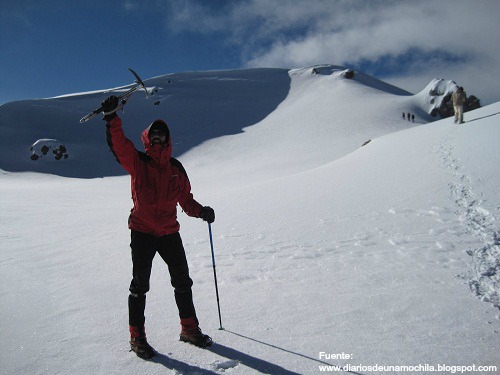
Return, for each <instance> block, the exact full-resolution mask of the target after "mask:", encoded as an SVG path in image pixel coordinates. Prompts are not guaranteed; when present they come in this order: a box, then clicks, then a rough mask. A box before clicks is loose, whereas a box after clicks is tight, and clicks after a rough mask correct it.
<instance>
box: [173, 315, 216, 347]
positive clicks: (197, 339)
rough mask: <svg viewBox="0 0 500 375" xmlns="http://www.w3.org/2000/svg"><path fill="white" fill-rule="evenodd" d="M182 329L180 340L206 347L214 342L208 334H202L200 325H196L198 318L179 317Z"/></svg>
mask: <svg viewBox="0 0 500 375" xmlns="http://www.w3.org/2000/svg"><path fill="white" fill-rule="evenodd" d="M181 325H182V331H181V334H180V340H181V341H184V342H188V343H190V344H193V345H196V346H199V347H200V348H206V347H207V346H210V345H212V344H213V343H214V342H213V341H212V339H211V338H210V336H208V335H205V334H203V332H201V329H200V327H198V319H196V318H187V319H181Z"/></svg>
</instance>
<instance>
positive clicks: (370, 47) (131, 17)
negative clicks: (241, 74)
mask: <svg viewBox="0 0 500 375" xmlns="http://www.w3.org/2000/svg"><path fill="white" fill-rule="evenodd" d="M499 15H500V2H499V1H496V0H477V1H465V0H399V1H396V0H383V1H382V0H370V1H369V0H232V1H224V0H109V1H106V0H101V1H93V0H89V1H75V0H66V1H64V0H59V1H57V0H15V1H11V0H0V56H1V57H0V104H1V103H5V102H8V101H13V100H18V99H30V98H40V97H51V96H56V95H63V94H68V93H75V92H83V91H91V90H97V89H105V88H111V87H116V86H120V85H124V84H128V83H131V81H132V77H131V75H130V73H129V72H128V70H127V67H132V68H133V69H135V70H136V71H137V72H138V73H140V75H141V76H142V77H143V78H150V77H153V76H158V75H163V74H168V73H176V72H183V71H200V70H223V69H237V68H252V67H281V68H297V67H303V66H309V65H314V64H325V63H329V64H335V65H343V66H348V67H351V68H354V69H356V70H361V71H363V72H365V73H368V74H371V75H374V76H375V77H377V78H379V79H382V80H385V81H387V82H390V83H392V84H395V85H397V86H399V87H401V88H403V89H406V90H409V91H411V92H418V91H420V90H422V89H423V88H424V87H425V86H426V85H427V84H428V83H429V82H430V81H431V80H432V79H433V78H445V79H451V80H455V81H456V82H457V83H458V84H460V85H462V86H464V87H465V88H466V90H467V92H468V93H469V94H475V95H477V96H478V97H479V98H480V99H481V100H482V103H483V104H488V103H492V102H496V101H498V100H500V95H499V94H497V92H498V89H497V88H498V87H499V83H500V52H499V51H498V50H499V49H498V45H499V43H498V42H499V35H500V26H498V25H499V24H500V23H499V22H498V16H499Z"/></svg>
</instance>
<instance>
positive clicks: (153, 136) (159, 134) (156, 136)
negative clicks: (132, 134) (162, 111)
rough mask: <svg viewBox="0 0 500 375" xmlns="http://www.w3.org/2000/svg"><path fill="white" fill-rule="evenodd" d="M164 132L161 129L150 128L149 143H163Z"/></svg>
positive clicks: (164, 138)
mask: <svg viewBox="0 0 500 375" xmlns="http://www.w3.org/2000/svg"><path fill="white" fill-rule="evenodd" d="M165 140H166V134H165V130H163V129H151V131H150V132H149V141H150V142H151V144H155V143H165Z"/></svg>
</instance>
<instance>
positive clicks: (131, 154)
mask: <svg viewBox="0 0 500 375" xmlns="http://www.w3.org/2000/svg"><path fill="white" fill-rule="evenodd" d="M106 138H107V142H108V145H109V148H110V149H111V151H112V152H113V154H114V155H115V158H116V160H117V161H118V163H120V165H121V166H122V167H123V168H124V169H125V170H126V171H127V172H128V173H129V174H130V175H132V176H134V175H135V165H136V160H137V158H138V152H137V150H136V148H135V146H134V144H133V142H132V141H131V140H129V139H128V138H127V137H125V133H124V132H123V129H122V120H121V119H120V118H119V117H118V116H115V117H114V118H112V119H111V120H110V121H109V122H108V123H107V125H106Z"/></svg>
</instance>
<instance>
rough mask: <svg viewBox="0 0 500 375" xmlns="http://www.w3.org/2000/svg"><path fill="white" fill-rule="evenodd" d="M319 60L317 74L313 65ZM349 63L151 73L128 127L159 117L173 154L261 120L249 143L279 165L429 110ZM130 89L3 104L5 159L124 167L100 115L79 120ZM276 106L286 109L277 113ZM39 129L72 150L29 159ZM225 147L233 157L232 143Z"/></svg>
mask: <svg viewBox="0 0 500 375" xmlns="http://www.w3.org/2000/svg"><path fill="white" fill-rule="evenodd" d="M313 69H316V71H317V72H318V74H313ZM343 71H345V69H344V68H342V67H337V66H317V67H310V68H304V69H297V70H291V71H288V70H286V69H248V70H232V71H212V72H188V73H179V74H171V75H166V76H161V77H156V78H152V79H148V80H145V83H146V85H147V86H148V87H149V88H151V89H152V88H156V89H157V92H156V93H155V94H154V95H153V96H151V97H149V98H146V96H145V95H144V94H143V92H142V93H141V92H137V93H135V94H134V96H133V97H132V98H131V99H130V101H129V103H128V104H127V106H126V107H125V113H124V115H123V116H122V117H123V119H124V122H125V130H126V131H127V133H128V134H129V136H130V138H131V139H132V140H133V141H134V142H136V144H137V146H138V147H139V146H140V139H139V137H140V132H141V131H142V129H144V128H145V127H146V126H147V125H149V124H150V123H151V122H152V121H153V120H155V119H157V118H163V119H164V120H166V121H167V122H168V124H169V126H170V128H171V131H172V135H173V137H174V142H175V145H174V155H176V156H178V155H182V154H183V153H185V152H186V151H188V150H191V149H192V148H193V147H195V146H197V145H200V144H202V143H203V142H204V141H206V140H210V139H214V138H217V137H220V136H224V135H231V134H238V133H242V132H243V129H245V128H247V127H249V126H252V125H255V124H260V125H259V126H258V127H253V126H252V128H251V129H252V130H251V132H252V133H253V132H255V133H256V135H255V137H256V139H257V140H259V141H258V143H259V144H258V145H256V144H254V143H251V144H250V145H249V146H248V148H247V149H246V151H247V152H253V153H256V154H262V153H267V152H268V151H269V150H272V151H273V157H272V158H273V159H276V161H277V163H278V164H281V163H282V161H283V160H286V159H289V158H290V157H292V158H297V157H299V158H301V159H303V158H305V159H307V160H306V161H307V162H308V164H307V166H311V165H314V164H315V163H316V160H314V159H317V158H320V160H321V162H323V161H326V162H327V161H331V160H334V159H335V158H337V157H339V156H343V155H345V154H347V153H349V152H351V151H353V150H355V149H356V148H358V147H360V146H361V145H362V144H363V143H364V142H366V141H367V140H369V139H371V138H374V137H377V136H380V135H383V134H386V133H388V132H392V131H395V130H401V129H405V128H407V127H409V126H414V125H415V124H421V123H425V122H427V121H430V120H431V119H432V118H431V117H430V116H428V115H427V113H426V112H425V110H424V109H423V108H421V107H420V102H419V101H418V100H417V98H415V97H413V96H411V95H410V94H409V93H407V92H405V91H403V90H401V89H398V88H396V87H394V86H391V85H389V84H387V83H384V82H382V81H379V80H376V79H375V78H373V77H369V76H366V75H364V74H363V73H358V72H356V74H355V76H354V78H353V79H346V78H344V77H343V75H342V72H343ZM125 89H126V88H123V87H122V88H119V89H116V90H107V91H106V92H104V93H103V92H93V93H85V94H75V95H67V96H62V97H57V98H52V99H40V100H26V101H18V102H12V103H7V104H4V105H2V106H0V131H1V133H2V137H1V139H0V168H2V169H4V170H9V171H37V172H43V173H52V174H57V175H61V176H71V177H101V176H107V175H119V174H123V171H122V169H121V168H120V167H119V166H118V165H117V164H116V162H115V161H114V160H113V158H110V157H109V151H108V149H107V146H106V142H105V135H104V123H103V122H102V121H101V120H100V118H99V117H96V118H94V119H93V120H91V121H89V122H87V123H85V124H80V123H79V122H78V121H79V119H80V118H81V117H83V115H85V114H86V113H88V112H89V111H90V110H92V109H93V108H96V107H98V106H99V103H100V102H101V101H102V100H103V99H105V98H106V97H107V96H109V95H111V94H119V93H121V92H123V91H124V90H125ZM279 106H280V108H284V110H280V111H277V112H276V111H275V109H276V108H277V107H279ZM402 112H405V113H406V112H411V113H414V114H415V115H416V122H415V123H408V122H404V121H402V119H401V113H402ZM262 120H264V121H262ZM269 124H270V125H269ZM262 132H265V133H266V134H267V135H268V136H267V137H264V138H265V142H262V141H260V138H262V136H261V134H262ZM283 136H285V137H287V138H289V139H290V140H291V141H292V142H293V146H294V150H291V149H288V150H284V149H282V148H280V147H281V146H280V145H282V144H286V143H287V142H277V141H278V140H280V139H281V138H282V137H283ZM255 137H253V136H252V138H255ZM276 137H279V138H276ZM42 138H50V139H57V140H58V141H60V142H61V143H63V144H64V145H65V146H66V148H67V152H68V154H69V158H68V159H67V160H64V163H59V162H55V161H54V160H52V159H51V160H49V159H48V158H46V159H43V160H39V161H37V162H33V161H32V160H31V159H30V153H29V150H30V147H31V145H32V144H33V143H34V142H35V141H37V140H38V139H42ZM309 138H312V139H313V140H314V141H313V142H316V139H318V140H320V141H321V144H319V145H316V146H315V147H314V148H315V154H314V155H307V154H308V152H304V150H309V149H310V148H311V144H308V139H309ZM239 139H243V138H236V140H231V144H232V143H234V142H239V141H238V140H239ZM248 141H249V139H248V137H245V142H248ZM236 148H238V147H236ZM228 153H229V154H228V156H233V155H231V150H230V149H229V150H228ZM269 156H270V157H271V155H269Z"/></svg>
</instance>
